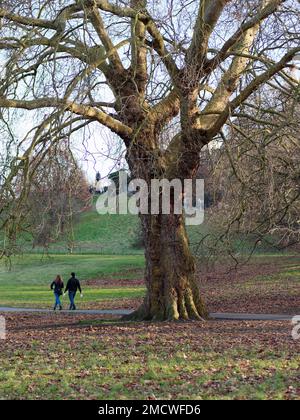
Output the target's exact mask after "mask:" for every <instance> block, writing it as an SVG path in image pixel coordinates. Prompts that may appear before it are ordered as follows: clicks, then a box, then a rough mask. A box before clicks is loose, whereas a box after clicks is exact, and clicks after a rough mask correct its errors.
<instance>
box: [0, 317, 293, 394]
mask: <svg viewBox="0 0 300 420" xmlns="http://www.w3.org/2000/svg"><path fill="white" fill-rule="evenodd" d="M223 325H224V324H223ZM255 325H257V324H255ZM236 327H237V326H236ZM236 327H235V328H236ZM218 328H221V329H222V330H223V332H222V333H221V329H220V330H218ZM231 328H232V327H231V325H228V324H225V325H224V326H223V328H222V325H221V324H220V325H217V324H214V325H213V326H212V327H210V328H209V331H207V330H206V327H203V326H199V325H198V324H197V325H196V330H195V326H192V325H190V324H187V325H186V326H178V327H177V328H173V329H171V331H170V325H162V324H160V325H159V326H158V327H156V326H154V325H153V324H150V325H149V326H133V325H131V326H126V325H125V324H124V325H123V326H121V327H120V326H119V327H114V326H112V325H109V326H103V327H101V329H100V330H97V329H95V328H94V327H93V328H92V330H91V332H88V330H82V331H80V332H79V331H78V330H77V331H76V330H74V329H73V330H72V334H66V335H63V333H59V336H60V339H59V340H57V336H56V334H55V331H52V332H51V331H50V332H47V333H46V332H45V334H44V333H43V332H37V335H36V337H35V338H26V344H27V345H26V346H25V343H23V345H22V347H21V346H19V345H16V346H15V348H14V349H13V350H10V351H9V350H8V349H4V350H3V352H2V354H1V359H2V360H1V368H2V369H1V372H0V398H9V399H18V398H26V399H27V398H28V399H44V398H47V399H97V400H113V399H119V400H128V399H149V398H150V399H153V398H159V399H173V400H176V399H186V400H190V399H196V400H202V399H212V400H214V399H225V400H228V399H258V400H264V399H286V398H291V399H298V398H297V395H298V394H297V386H298V385H297V384H298V383H297V375H298V369H299V363H300V357H299V354H297V353H293V352H292V351H290V350H288V349H287V350H286V351H285V350H283V347H282V346H283V345H284V344H281V345H280V346H279V348H274V349H272V347H271V346H270V344H269V343H264V339H262V342H261V344H259V342H256V343H254V341H250V342H249V343H248V344H247V343H244V344H243V340H241V338H244V339H245V337H243V335H241V336H239V334H240V332H238V331H237V332H236V333H235V335H234V336H232V332H233V331H232V330H231ZM255 328H256V327H255V326H254V324H253V325H252V326H249V327H248V328H247V327H246V326H245V329H246V330H247V335H248V336H252V340H253V339H254V338H255V334H254V333H255V331H254V332H253V329H255ZM281 328H282V327H281ZM194 331H195V333H194ZM39 334H40V335H41V336H40V337H39ZM216 334H217V335H216ZM39 340H42V341H39ZM199 340H201V343H200V341H199ZM234 340H236V344H235V345H234V344H232V341H234ZM255 340H258V339H255ZM238 342H240V344H237V343H238ZM8 351H9V353H8ZM3 356H6V357H3Z"/></svg>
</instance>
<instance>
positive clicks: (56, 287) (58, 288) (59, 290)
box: [50, 273, 83, 311]
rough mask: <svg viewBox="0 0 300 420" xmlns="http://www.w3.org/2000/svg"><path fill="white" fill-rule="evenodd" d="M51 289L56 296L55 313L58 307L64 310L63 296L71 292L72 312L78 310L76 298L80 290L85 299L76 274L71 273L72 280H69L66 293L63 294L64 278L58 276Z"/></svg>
mask: <svg viewBox="0 0 300 420" xmlns="http://www.w3.org/2000/svg"><path fill="white" fill-rule="evenodd" d="M50 288H51V290H53V291H54V296H55V305H54V311H55V310H56V308H57V307H58V308H59V310H62V305H61V301H60V297H61V296H62V295H63V296H64V295H65V294H66V293H67V292H69V300H70V308H69V309H70V311H72V310H73V311H74V310H75V309H76V306H75V296H76V293H77V290H79V292H80V297H83V295H82V290H81V286H80V282H79V280H78V279H77V278H76V274H75V273H71V278H70V279H69V280H68V283H67V286H66V289H65V291H64V292H63V289H64V282H63V281H62V278H61V276H60V275H58V276H57V277H56V279H55V280H54V281H53V282H52V283H51V286H50Z"/></svg>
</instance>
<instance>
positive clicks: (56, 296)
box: [54, 293, 61, 308]
mask: <svg viewBox="0 0 300 420" xmlns="http://www.w3.org/2000/svg"><path fill="white" fill-rule="evenodd" d="M54 297H55V308H56V307H57V306H61V301H60V295H59V294H58V293H54Z"/></svg>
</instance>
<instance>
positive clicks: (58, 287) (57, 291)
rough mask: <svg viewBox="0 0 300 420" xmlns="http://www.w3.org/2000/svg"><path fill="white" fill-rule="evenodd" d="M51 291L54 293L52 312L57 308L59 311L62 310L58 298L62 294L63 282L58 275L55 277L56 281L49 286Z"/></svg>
mask: <svg viewBox="0 0 300 420" xmlns="http://www.w3.org/2000/svg"><path fill="white" fill-rule="evenodd" d="M50 288H51V290H53V291H54V297H55V303H54V308H53V310H54V311H55V310H56V308H57V307H58V308H59V310H60V311H61V310H62V304H61V301H60V297H61V295H62V294H63V288H64V282H63V281H62V278H61V276H60V275H59V274H58V275H57V276H56V279H55V280H54V281H53V282H52V283H51V286H50Z"/></svg>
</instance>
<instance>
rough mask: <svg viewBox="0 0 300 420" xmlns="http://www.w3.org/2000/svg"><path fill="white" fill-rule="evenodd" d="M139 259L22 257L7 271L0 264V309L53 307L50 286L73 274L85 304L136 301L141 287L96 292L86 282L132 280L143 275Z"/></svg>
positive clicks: (96, 290)
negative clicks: (58, 277)
mask: <svg viewBox="0 0 300 420" xmlns="http://www.w3.org/2000/svg"><path fill="white" fill-rule="evenodd" d="M143 267H144V257H143V256H141V255H132V256H125V255H120V256H115V255H108V256H103V255H50V256H47V257H44V258H42V257H41V256H40V255H23V256H22V257H14V258H13V259H12V266H11V268H9V267H8V266H7V265H6V264H5V262H4V261H3V260H1V261H0V306H1V305H2V306H5V305H9V306H26V307H30V306H34V307H44V306H45V305H46V304H47V303H48V304H49V303H50V302H51V303H52V295H51V292H50V289H49V285H50V283H51V282H52V280H53V279H54V278H55V276H56V275H57V274H61V275H62V276H63V278H64V279H65V280H67V279H68V278H69V277H70V273H71V271H76V273H77V274H78V277H79V279H80V280H81V283H82V287H83V289H84V302H85V303H87V302H98V301H101V300H109V299H123V298H125V297H126V298H135V297H140V296H142V295H143V294H144V288H142V287H125V288H110V289H107V288H96V287H93V286H86V284H85V281H86V280H91V279H97V278H115V279H118V278H123V279H124V278H127V279H131V278H133V277H134V275H135V276H136V275H137V272H138V273H139V272H140V273H142V270H143Z"/></svg>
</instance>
